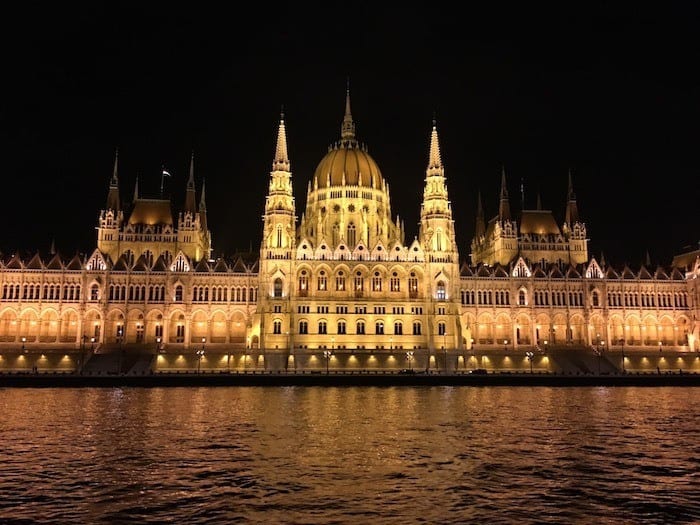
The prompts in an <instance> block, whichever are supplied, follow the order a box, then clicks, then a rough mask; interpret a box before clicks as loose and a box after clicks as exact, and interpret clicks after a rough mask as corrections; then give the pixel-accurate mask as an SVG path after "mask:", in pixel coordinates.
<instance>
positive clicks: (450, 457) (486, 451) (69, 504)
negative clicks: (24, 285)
mask: <svg viewBox="0 0 700 525" xmlns="http://www.w3.org/2000/svg"><path fill="white" fill-rule="evenodd" d="M696 395H697V394H696V392H695V390H694V389H693V388H679V387H669V388H664V387H659V388H634V387H630V388H620V387H616V388H598V387H591V388H561V389H556V388H546V387H542V388H528V389H525V388H520V387H516V388H507V387H496V388H480V387H477V388H470V387H461V388H454V387H435V388H428V387H426V388H410V387H405V388H401V387H396V388H378V387H376V388H301V387H289V388H236V387H231V388H168V389H127V388H124V389H121V388H115V389H111V390H110V389H74V390H71V389H55V390H52V389H36V390H30V389H16V390H13V389H7V390H0V413H1V414H2V417H1V418H0V443H1V444H2V456H1V457H2V463H1V466H0V495H1V497H0V523H2V524H24V523H32V524H43V523H47V524H48V523H52V524H53V523H60V524H84V523H95V524H102V523H104V524H114V523H139V524H151V523H153V524H155V523H178V524H183V523H186V524H210V523H212V524H218V523H254V524H257V523H260V524H263V523H264V524H269V523H291V524H309V525H315V524H324V525H325V524H345V523H353V524H355V523H358V524H364V523H371V524H401V525H403V524H407V523H416V524H421V523H426V524H452V523H455V524H464V523H475V524H482V523H489V524H500V523H504V524H511V523H519V524H520V523H522V524H529V523H533V524H535V523H537V524H580V523H584V524H588V523H596V524H598V523H600V524H611V525H617V524H625V525H628V524H635V523H640V524H641V523H644V524H668V523H674V524H675V523H700V498H699V497H698V494H700V475H699V474H698V472H699V470H700V468H699V467H700V441H699V440H698V439H697V435H698V432H699V431H700V417H699V416H700V409H698V408H697V403H692V402H689V400H691V399H694V396H696Z"/></svg>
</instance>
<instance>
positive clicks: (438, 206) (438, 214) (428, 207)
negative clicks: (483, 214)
mask: <svg viewBox="0 0 700 525" xmlns="http://www.w3.org/2000/svg"><path fill="white" fill-rule="evenodd" d="M420 230H421V234H420V238H421V242H422V243H423V245H424V247H425V249H426V251H431V250H432V251H438V252H443V254H444V252H448V253H449V252H456V251H457V247H456V243H455V235H454V223H453V220H452V207H451V205H450V201H449V198H448V195H447V185H446V180H445V168H444V166H443V164H442V158H441V155H440V141H439V139H438V131H437V123H436V120H435V117H434V116H433V127H432V130H431V133H430V149H429V153H428V167H427V169H426V170H425V188H424V189H423V203H422V204H421V223H420Z"/></svg>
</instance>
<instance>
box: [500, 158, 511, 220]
mask: <svg viewBox="0 0 700 525" xmlns="http://www.w3.org/2000/svg"><path fill="white" fill-rule="evenodd" d="M498 218H499V219H500V220H502V221H509V220H510V202H509V200H508V187H507V186H506V167H505V166H502V168H501V197H500V202H499V204H498Z"/></svg>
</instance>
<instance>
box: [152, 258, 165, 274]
mask: <svg viewBox="0 0 700 525" xmlns="http://www.w3.org/2000/svg"><path fill="white" fill-rule="evenodd" d="M167 270H168V263H167V261H166V260H165V257H163V256H162V255H161V256H160V257H158V258H157V259H156V262H154V263H153V266H152V267H151V271H152V272H165V271H167Z"/></svg>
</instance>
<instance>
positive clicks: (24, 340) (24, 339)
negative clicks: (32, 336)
mask: <svg viewBox="0 0 700 525" xmlns="http://www.w3.org/2000/svg"><path fill="white" fill-rule="evenodd" d="M26 342H27V338H26V337H22V352H25V350H24V344H25V343H26Z"/></svg>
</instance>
